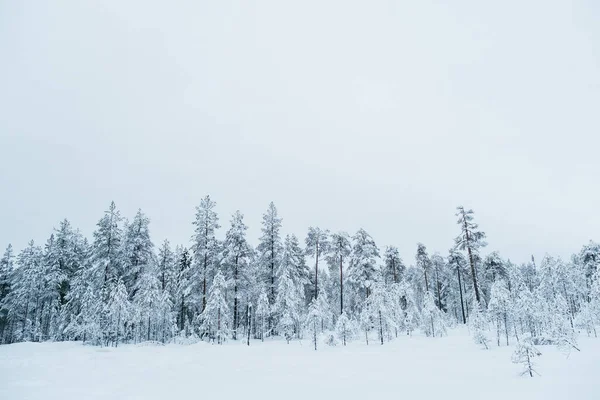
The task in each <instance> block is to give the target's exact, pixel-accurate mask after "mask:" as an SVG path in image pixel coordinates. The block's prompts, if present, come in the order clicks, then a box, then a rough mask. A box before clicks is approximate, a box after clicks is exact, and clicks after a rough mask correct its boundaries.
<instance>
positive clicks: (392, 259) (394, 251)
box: [383, 246, 406, 283]
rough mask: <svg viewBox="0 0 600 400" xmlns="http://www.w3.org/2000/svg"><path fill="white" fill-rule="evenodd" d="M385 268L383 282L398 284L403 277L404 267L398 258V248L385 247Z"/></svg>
mask: <svg viewBox="0 0 600 400" xmlns="http://www.w3.org/2000/svg"><path fill="white" fill-rule="evenodd" d="M383 261H384V264H385V268H384V270H383V276H384V281H385V282H386V283H387V282H389V283H399V282H400V281H401V280H402V278H403V275H404V271H405V270H406V267H405V266H404V263H403V262H402V258H400V253H399V252H398V248H397V247H394V246H387V247H386V248H385V253H384V255H383Z"/></svg>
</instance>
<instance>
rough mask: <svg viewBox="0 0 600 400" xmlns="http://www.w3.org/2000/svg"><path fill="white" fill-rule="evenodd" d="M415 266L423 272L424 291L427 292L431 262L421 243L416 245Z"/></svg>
mask: <svg viewBox="0 0 600 400" xmlns="http://www.w3.org/2000/svg"><path fill="white" fill-rule="evenodd" d="M415 261H416V266H417V268H419V269H420V270H421V271H423V278H424V279H425V291H429V288H430V287H429V279H428V278H429V275H430V274H431V271H430V270H431V260H430V259H429V255H428V254H427V248H426V247H425V245H424V244H423V243H417V255H416V256H415Z"/></svg>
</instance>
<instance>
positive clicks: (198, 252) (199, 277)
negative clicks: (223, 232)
mask: <svg viewBox="0 0 600 400" xmlns="http://www.w3.org/2000/svg"><path fill="white" fill-rule="evenodd" d="M216 206H217V203H215V202H214V201H212V200H211V198H210V196H206V197H205V198H203V199H202V200H201V201H200V205H199V206H197V207H196V219H195V220H194V222H193V224H194V226H195V228H194V236H193V237H192V243H193V245H192V251H193V253H194V269H195V276H194V278H195V280H196V281H197V282H201V288H200V292H201V293H202V299H201V300H202V301H201V303H200V305H199V308H200V312H201V313H202V312H204V309H205V308H206V301H207V295H208V291H209V288H208V283H209V282H210V280H211V277H212V275H214V273H215V269H216V265H217V261H218V260H217V254H218V252H219V242H218V240H217V238H216V236H215V235H216V230H217V229H219V228H220V225H219V217H218V215H217V212H216V211H215V207H216Z"/></svg>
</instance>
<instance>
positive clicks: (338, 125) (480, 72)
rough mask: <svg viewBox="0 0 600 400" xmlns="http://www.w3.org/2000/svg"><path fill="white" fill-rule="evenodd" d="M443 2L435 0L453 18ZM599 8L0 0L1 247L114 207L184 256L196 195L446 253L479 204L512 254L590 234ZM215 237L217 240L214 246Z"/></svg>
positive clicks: (539, 251)
mask: <svg viewBox="0 0 600 400" xmlns="http://www.w3.org/2000/svg"><path fill="white" fill-rule="evenodd" d="M449 4H451V5H449ZM599 21H600V4H599V3H598V2H597V1H594V0H588V1H572V2H570V1H549V0H546V1H514V0H507V1H502V2H482V1H460V0H459V1H452V2H446V1H418V2H404V1H380V0H372V1H348V0H345V1H341V0H340V1H316V0H304V1H301V2H290V1H280V0H270V1H260V0H258V1H196V0H189V1H174V2H164V1H163V2H153V1H106V0H105V1H98V2H94V1H76V0H73V1H53V2H37V1H25V0H20V1H2V0H0V247H2V248H4V247H5V246H6V244H8V243H9V242H12V243H13V245H14V246H15V247H16V248H17V250H20V248H22V247H23V246H24V245H25V244H26V242H27V241H28V240H29V239H31V238H33V239H35V240H36V241H38V242H40V243H43V242H44V241H45V240H46V238H47V237H48V236H49V234H50V233H51V229H52V227H53V226H57V225H58V222H59V221H60V220H61V219H62V218H64V217H68V218H69V219H70V220H71V222H72V223H73V225H75V226H76V227H80V228H81V229H82V231H83V232H84V233H85V234H86V235H90V234H91V232H92V231H93V229H94V228H95V226H94V225H95V223H96V222H97V220H98V219H99V218H100V217H101V216H102V213H103V211H104V210H105V209H107V207H108V204H109V202H110V201H111V200H113V199H114V200H115V202H116V203H117V206H118V207H119V209H120V210H121V211H122V213H123V215H125V216H128V217H132V216H133V215H134V213H135V211H136V210H137V208H138V207H141V208H142V209H143V210H144V211H145V212H146V213H147V214H148V215H149V216H150V218H151V219H152V225H151V228H152V233H153V238H154V241H155V243H157V244H158V243H159V242H160V241H162V240H163V239H164V238H169V239H170V240H171V242H172V243H173V244H178V243H181V244H188V243H189V238H190V236H191V234H192V229H193V227H192V225H191V222H192V220H193V216H194V207H195V206H196V205H197V204H198V203H199V201H200V199H201V198H202V197H203V196H204V195H206V194H210V195H211V197H213V198H214V199H215V200H216V201H217V203H218V212H219V214H220V217H221V225H223V226H224V228H225V227H226V226H227V225H228V224H229V217H230V215H231V213H233V212H234V211H235V210H236V209H238V208H239V209H240V210H241V211H242V212H243V213H244V214H245V215H246V222H247V223H248V224H249V225H250V237H251V239H252V240H253V242H254V243H256V238H257V237H258V235H259V228H260V225H259V224H260V219H261V215H262V213H263V212H264V211H265V210H266V207H267V205H268V203H269V201H271V200H273V201H274V202H275V204H276V205H277V207H278V209H279V212H280V214H281V216H282V217H283V218H284V221H283V226H284V233H296V234H297V235H298V236H300V237H301V238H302V239H303V238H304V236H305V233H306V229H307V227H308V226H309V225H318V226H320V227H322V228H329V229H331V230H347V231H349V232H350V233H354V232H355V231H356V230H357V229H358V228H359V227H364V228H365V229H366V230H367V231H368V232H370V233H371V234H372V236H373V237H374V239H375V240H376V242H377V243H378V245H379V246H380V247H381V248H383V247H384V246H385V245H387V244H394V245H397V246H398V247H399V248H400V250H401V253H402V256H403V258H404V259H405V260H407V261H408V262H413V260H414V253H415V250H416V243H417V242H419V241H420V242H423V243H425V244H426V245H427V246H428V249H429V250H430V252H433V251H440V252H442V254H444V255H445V254H446V252H447V250H448V249H449V247H450V246H451V244H452V239H453V237H454V236H455V235H456V234H457V229H458V228H457V226H456V225H455V217H454V211H455V210H454V209H455V207H456V206H457V205H459V204H464V205H465V206H466V207H470V208H473V209H474V210H475V212H476V217H477V221H478V222H479V223H480V226H481V228H482V229H483V230H484V231H486V232H487V234H488V241H489V243H490V245H489V247H488V248H487V251H491V250H499V251H500V252H501V253H502V255H503V256H505V257H510V258H511V259H513V261H519V262H520V261H526V260H527V259H528V258H529V256H530V254H532V253H533V254H535V255H536V256H538V257H539V256H541V255H543V253H544V252H546V251H547V252H550V253H553V254H557V255H562V256H568V255H569V254H570V253H572V252H574V251H578V250H579V249H580V247H581V245H582V244H584V243H585V242H587V241H588V240H589V239H594V238H595V239H596V240H600V234H599V230H600V213H599V212H598V209H599V207H600V186H599V184H600V182H599V177H600V158H599V148H600V147H599V145H600V138H599V136H600V23H599ZM224 228H222V232H221V233H222V235H224V230H225V229H224Z"/></svg>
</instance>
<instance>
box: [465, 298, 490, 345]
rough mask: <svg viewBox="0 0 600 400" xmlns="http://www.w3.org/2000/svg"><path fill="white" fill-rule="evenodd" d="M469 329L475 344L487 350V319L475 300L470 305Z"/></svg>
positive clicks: (488, 340)
mask: <svg viewBox="0 0 600 400" xmlns="http://www.w3.org/2000/svg"><path fill="white" fill-rule="evenodd" d="M469 329H470V330H471V335H473V340H474V341H475V343H477V344H480V345H482V346H483V347H485V348H486V349H488V348H489V347H488V343H489V342H490V339H489V338H488V336H487V332H488V322H487V318H486V316H485V314H484V312H483V310H482V308H481V305H480V304H479V303H478V302H477V300H474V301H473V304H472V305H471V314H470V316H469Z"/></svg>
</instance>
